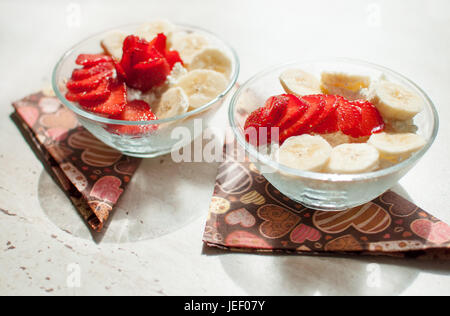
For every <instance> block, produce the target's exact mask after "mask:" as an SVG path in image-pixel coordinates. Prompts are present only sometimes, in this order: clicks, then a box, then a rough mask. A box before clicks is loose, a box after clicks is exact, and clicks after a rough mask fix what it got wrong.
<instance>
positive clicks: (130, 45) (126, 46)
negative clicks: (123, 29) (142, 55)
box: [122, 35, 149, 53]
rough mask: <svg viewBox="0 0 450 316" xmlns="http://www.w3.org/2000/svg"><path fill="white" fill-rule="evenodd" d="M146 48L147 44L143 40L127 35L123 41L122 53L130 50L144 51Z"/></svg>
mask: <svg viewBox="0 0 450 316" xmlns="http://www.w3.org/2000/svg"><path fill="white" fill-rule="evenodd" d="M148 46H149V43H148V42H147V41H146V40H145V39H143V38H140V37H139V36H136V35H128V36H127V37H125V39H124V41H123V44H122V51H123V52H124V53H125V52H127V51H129V50H131V49H141V50H146V49H147V48H148Z"/></svg>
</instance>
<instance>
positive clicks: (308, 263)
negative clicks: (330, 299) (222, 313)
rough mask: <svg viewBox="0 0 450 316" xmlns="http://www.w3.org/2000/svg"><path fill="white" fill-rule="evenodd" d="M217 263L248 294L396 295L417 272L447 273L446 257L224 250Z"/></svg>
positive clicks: (449, 268) (449, 273) (449, 269)
mask: <svg viewBox="0 0 450 316" xmlns="http://www.w3.org/2000/svg"><path fill="white" fill-rule="evenodd" d="M208 251H209V250H208ZM213 251H214V252H216V251H219V250H213ZM220 261H221V263H222V266H223V268H224V270H225V272H226V273H227V274H228V275H229V276H230V278H231V279H232V280H234V282H235V283H236V284H237V285H238V286H240V287H241V288H242V289H244V290H245V291H246V292H247V294H249V295H398V294H401V293H402V292H403V291H404V290H406V289H407V288H408V287H409V286H410V285H411V284H412V283H413V282H414V280H415V279H416V278H417V277H418V275H419V273H420V272H430V273H437V274H442V275H450V267H449V266H448V261H447V262H444V261H420V260H414V259H395V258H387V257H368V256H366V257H358V256H342V255H337V256H333V255H330V256H295V255H269V254H265V255H254V254H239V255H237V254H234V255H230V254H226V255H223V256H220Z"/></svg>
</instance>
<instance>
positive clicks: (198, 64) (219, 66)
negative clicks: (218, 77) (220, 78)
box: [189, 48, 231, 78]
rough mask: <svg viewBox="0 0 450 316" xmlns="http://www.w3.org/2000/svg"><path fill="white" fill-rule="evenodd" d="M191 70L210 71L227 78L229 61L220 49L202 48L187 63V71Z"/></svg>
mask: <svg viewBox="0 0 450 316" xmlns="http://www.w3.org/2000/svg"><path fill="white" fill-rule="evenodd" d="M193 69H211V70H214V71H217V72H220V73H221V74H223V75H224V76H225V77H227V78H229V77H230V73H231V60H230V58H228V56H227V55H225V53H223V52H222V51H221V50H220V49H217V48H204V49H202V50H201V51H199V52H198V53H196V54H195V55H194V56H193V57H192V60H191V62H190V63H189V70H193Z"/></svg>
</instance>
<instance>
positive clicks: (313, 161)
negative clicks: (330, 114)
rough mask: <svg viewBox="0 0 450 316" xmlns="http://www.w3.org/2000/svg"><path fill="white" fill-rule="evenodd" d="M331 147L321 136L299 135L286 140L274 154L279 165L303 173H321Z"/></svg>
mask: <svg viewBox="0 0 450 316" xmlns="http://www.w3.org/2000/svg"><path fill="white" fill-rule="evenodd" d="M331 150H332V148H331V146H330V144H328V143H327V141H326V140H325V139H323V138H322V137H321V136H319V135H316V136H312V135H308V134H304V135H300V136H292V137H290V138H288V139H287V140H286V141H285V142H284V143H283V145H281V146H280V148H279V149H278V150H277V151H276V152H275V155H274V156H275V157H274V159H276V160H277V161H278V162H279V163H281V164H283V165H285V166H287V167H290V168H294V169H299V170H304V171H316V172H318V171H322V170H323V168H324V167H325V166H326V165H327V163H328V159H329V158H330V154H331Z"/></svg>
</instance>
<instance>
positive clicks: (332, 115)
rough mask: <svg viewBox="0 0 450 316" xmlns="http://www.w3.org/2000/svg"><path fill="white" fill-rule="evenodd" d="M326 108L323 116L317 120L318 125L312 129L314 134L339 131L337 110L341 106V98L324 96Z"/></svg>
mask: <svg viewBox="0 0 450 316" xmlns="http://www.w3.org/2000/svg"><path fill="white" fill-rule="evenodd" d="M322 98H323V99H324V101H325V107H324V109H323V112H322V114H321V115H320V116H319V118H318V119H317V122H318V124H317V125H316V126H315V127H314V128H313V129H312V131H313V132H314V133H318V134H328V133H334V132H337V131H338V130H339V128H338V126H337V116H336V109H337V107H338V106H339V102H340V101H339V100H340V98H341V97H339V96H335V95H323V96H322Z"/></svg>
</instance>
